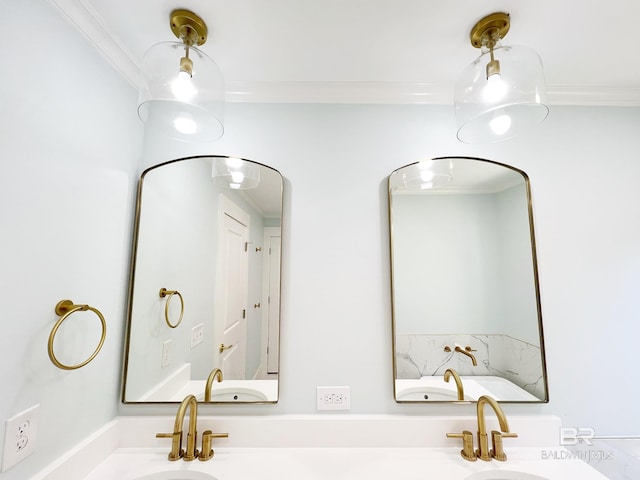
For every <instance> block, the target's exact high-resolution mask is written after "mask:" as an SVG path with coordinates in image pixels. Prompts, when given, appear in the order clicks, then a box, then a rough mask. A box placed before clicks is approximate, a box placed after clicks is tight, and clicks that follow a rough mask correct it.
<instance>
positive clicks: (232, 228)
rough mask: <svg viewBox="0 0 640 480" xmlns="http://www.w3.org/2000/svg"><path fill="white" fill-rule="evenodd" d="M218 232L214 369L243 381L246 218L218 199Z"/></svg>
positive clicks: (238, 210)
mask: <svg viewBox="0 0 640 480" xmlns="http://www.w3.org/2000/svg"><path fill="white" fill-rule="evenodd" d="M218 222H219V225H218V232H220V241H219V245H220V248H219V252H218V254H219V257H218V261H217V268H216V279H217V280H216V290H217V292H216V315H215V318H216V319H218V320H217V321H216V322H215V326H214V342H215V343H216V344H219V345H216V346H218V353H219V357H218V362H217V365H216V366H217V367H218V368H220V369H222V371H223V372H224V377H225V379H229V380H242V379H244V368H245V358H246V356H245V346H246V338H247V281H248V279H247V273H248V272H247V268H248V263H247V248H246V245H247V236H248V234H247V232H248V230H249V215H248V214H247V213H246V212H245V211H244V210H242V209H241V208H240V207H238V206H237V205H236V204H234V203H233V202H232V201H231V200H229V199H228V198H227V197H225V196H224V195H220V210H219V214H218Z"/></svg>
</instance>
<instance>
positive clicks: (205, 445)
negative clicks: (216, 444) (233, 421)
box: [198, 430, 229, 462]
mask: <svg viewBox="0 0 640 480" xmlns="http://www.w3.org/2000/svg"><path fill="white" fill-rule="evenodd" d="M228 436H229V434H228V433H213V432H212V431H211V430H205V431H204V432H203V434H202V451H201V452H200V455H199V456H198V460H201V461H203V462H204V461H207V460H211V459H212V458H213V448H211V441H212V440H213V439H214V438H227V437H228Z"/></svg>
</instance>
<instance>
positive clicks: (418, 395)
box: [398, 385, 475, 401]
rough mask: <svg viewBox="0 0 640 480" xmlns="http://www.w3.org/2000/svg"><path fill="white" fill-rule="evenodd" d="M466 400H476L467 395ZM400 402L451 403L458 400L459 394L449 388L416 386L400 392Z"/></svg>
mask: <svg viewBox="0 0 640 480" xmlns="http://www.w3.org/2000/svg"><path fill="white" fill-rule="evenodd" d="M464 399H465V400H467V401H470V400H475V399H474V398H472V397H470V396H468V395H465V396H464ZM398 400H401V401H402V400H404V401H416V400H431V401H451V400H458V393H457V392H456V391H451V390H449V389H447V388H440V387H434V386H426V385H425V386H416V387H409V388H405V389H403V390H401V391H400V392H398Z"/></svg>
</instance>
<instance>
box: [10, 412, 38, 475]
mask: <svg viewBox="0 0 640 480" xmlns="http://www.w3.org/2000/svg"><path fill="white" fill-rule="evenodd" d="M39 406H40V405H34V406H33V407H31V408H28V409H27V410H25V411H23V412H20V413H18V414H17V415H14V416H13V417H11V418H10V419H8V420H7V422H6V424H5V431H4V454H3V456H2V471H3V472H6V471H7V470H9V469H10V468H11V467H13V466H14V465H15V464H16V463H18V462H19V461H21V460H23V459H25V458H26V457H27V456H29V455H31V454H32V453H33V452H34V450H35V448H36V445H37V444H38V407H39Z"/></svg>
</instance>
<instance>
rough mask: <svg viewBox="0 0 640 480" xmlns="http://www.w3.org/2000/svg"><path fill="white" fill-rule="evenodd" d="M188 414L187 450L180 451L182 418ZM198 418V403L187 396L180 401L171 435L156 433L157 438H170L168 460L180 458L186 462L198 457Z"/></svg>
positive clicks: (192, 397)
mask: <svg viewBox="0 0 640 480" xmlns="http://www.w3.org/2000/svg"><path fill="white" fill-rule="evenodd" d="M187 409H189V410H190V412H189V431H188V432H187V449H186V450H183V449H182V424H183V423H184V416H185V415H186V413H187ZM197 418H198V401H197V400H196V397H194V396H193V395H187V396H186V397H184V400H182V403H181V404H180V406H179V407H178V413H176V420H175V423H174V425H173V433H158V434H156V437H157V438H171V451H170V452H169V460H171V461H172V462H173V461H176V460H180V459H181V458H182V459H184V460H185V461H187V462H190V461H191V460H193V459H195V458H196V457H197V456H198V450H196V435H197V433H196V424H197Z"/></svg>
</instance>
